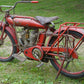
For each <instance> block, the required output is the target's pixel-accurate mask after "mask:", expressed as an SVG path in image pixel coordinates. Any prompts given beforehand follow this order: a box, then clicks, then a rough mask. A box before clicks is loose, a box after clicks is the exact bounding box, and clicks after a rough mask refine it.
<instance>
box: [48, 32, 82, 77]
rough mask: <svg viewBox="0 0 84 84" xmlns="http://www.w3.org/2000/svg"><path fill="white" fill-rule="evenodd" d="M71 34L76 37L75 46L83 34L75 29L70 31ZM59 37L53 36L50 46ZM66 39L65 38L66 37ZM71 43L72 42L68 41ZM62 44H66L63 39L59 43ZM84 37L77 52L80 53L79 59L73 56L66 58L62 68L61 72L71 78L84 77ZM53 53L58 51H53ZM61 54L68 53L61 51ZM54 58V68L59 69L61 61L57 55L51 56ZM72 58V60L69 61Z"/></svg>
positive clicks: (52, 61)
mask: <svg viewBox="0 0 84 84" xmlns="http://www.w3.org/2000/svg"><path fill="white" fill-rule="evenodd" d="M69 35H71V36H73V37H74V39H75V41H74V42H75V43H74V46H75V45H76V44H77V42H78V41H79V39H80V38H81V37H82V36H83V35H82V34H80V33H79V32H75V31H69ZM56 39H57V37H52V38H51V40H50V42H49V46H50V45H51V44H52V43H53V42H54V41H55V40H56ZM64 40H65V39H64ZM68 43H70V42H68ZM59 45H60V46H62V47H63V46H64V45H65V44H64V43H62V41H61V42H60V44H59ZM70 45H73V44H69V45H68V46H69V48H71V46H70ZM83 50H84V38H83V39H82V44H81V46H80V45H79V47H78V49H77V50H76V49H75V51H76V53H77V54H78V59H74V58H73V57H70V58H68V59H66V60H65V62H64V65H63V68H62V70H61V74H63V75H65V76H67V77H70V78H81V77H84V57H83V56H84V55H83V53H84V51H83ZM52 53H54V54H55V53H57V52H56V51H55V52H52ZM59 53H60V54H61V55H63V54H66V52H59ZM51 57H52V58H53V59H50V62H51V64H52V65H53V66H54V68H55V69H56V70H57V71H58V70H59V68H60V66H61V61H60V60H58V59H59V58H58V57H57V56H51ZM60 59H61V60H62V59H63V58H62V57H61V58H60ZM67 60H70V61H67Z"/></svg>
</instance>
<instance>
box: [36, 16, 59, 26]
mask: <svg viewBox="0 0 84 84" xmlns="http://www.w3.org/2000/svg"><path fill="white" fill-rule="evenodd" d="M58 18H59V17H58V16H54V17H42V16H36V19H37V20H38V21H39V22H40V23H41V24H42V25H44V24H47V23H50V22H51V21H54V20H57V19H58Z"/></svg>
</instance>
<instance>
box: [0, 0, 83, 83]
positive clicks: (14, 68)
mask: <svg viewBox="0 0 84 84" xmlns="http://www.w3.org/2000/svg"><path fill="white" fill-rule="evenodd" d="M15 1H19V0H0V5H13V4H14V3H15ZM15 12H16V14H18V15H26V16H32V17H35V16H46V17H51V16H59V17H60V18H61V19H63V20H64V22H71V21H72V22H84V0H39V3H38V4H30V3H28V4H18V5H17V7H16V8H15ZM11 13H12V12H11ZM0 15H1V13H0ZM1 19H2V17H1ZM56 27H57V28H58V27H59V24H58V25H57V26H56ZM38 64H39V62H35V61H29V60H27V61H25V62H19V61H18V60H16V59H14V60H13V61H11V62H0V84H84V78H82V79H71V78H68V77H65V76H63V75H60V76H59V78H58V79H57V80H56V81H55V77H56V74H57V71H56V70H55V69H54V68H53V67H52V65H51V64H50V63H48V64H44V65H43V66H42V67H40V68H36V65H38Z"/></svg>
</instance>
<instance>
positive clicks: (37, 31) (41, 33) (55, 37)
mask: <svg viewBox="0 0 84 84" xmlns="http://www.w3.org/2000/svg"><path fill="white" fill-rule="evenodd" d="M18 3H38V1H18V2H16V3H15V5H14V6H6V5H2V6H0V11H1V12H2V13H3V12H4V13H5V16H4V18H3V20H2V21H1V22H0V35H1V36H0V61H3V62H7V61H11V60H13V59H14V58H17V59H18V60H20V61H25V60H26V59H28V60H32V61H33V60H36V61H39V62H40V64H39V65H37V67H40V66H42V65H43V63H44V62H45V63H48V62H49V61H50V62H51V64H52V65H53V66H54V68H55V69H56V70H57V71H58V73H57V76H56V78H58V76H59V74H60V73H62V74H63V75H65V76H67V77H71V78H80V77H84V70H83V69H84V64H83V63H84V60H83V59H84V55H83V50H84V30H83V28H84V27H83V25H84V23H77V22H66V23H63V24H61V25H60V27H59V29H58V30H56V29H55V23H53V22H52V21H54V20H57V19H58V18H59V17H57V16H54V17H42V16H36V17H35V18H33V17H28V16H18V15H10V11H11V10H12V9H14V8H15V7H16V5H17V4H18ZM2 7H6V8H7V7H10V9H8V10H4V11H3V10H2ZM46 40H47V41H46ZM46 43H47V44H46ZM21 53H23V54H24V57H22V56H20V54H21Z"/></svg>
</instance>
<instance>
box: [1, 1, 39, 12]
mask: <svg viewBox="0 0 84 84" xmlns="http://www.w3.org/2000/svg"><path fill="white" fill-rule="evenodd" d="M18 3H38V1H18V2H16V3H15V4H14V6H8V5H1V6H0V11H1V12H9V11H11V10H12V9H14V8H15V7H16V5H17V4H18ZM2 7H9V8H10V9H8V10H5V11H3V10H2V9H1V8H2Z"/></svg>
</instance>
